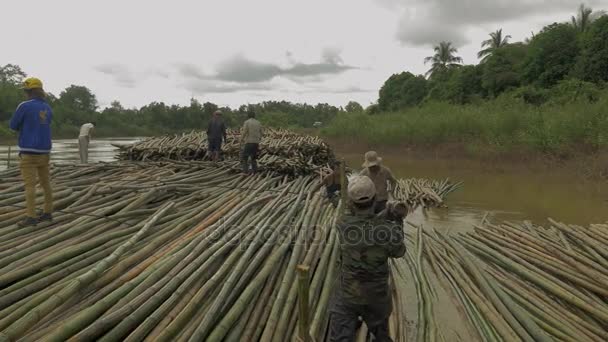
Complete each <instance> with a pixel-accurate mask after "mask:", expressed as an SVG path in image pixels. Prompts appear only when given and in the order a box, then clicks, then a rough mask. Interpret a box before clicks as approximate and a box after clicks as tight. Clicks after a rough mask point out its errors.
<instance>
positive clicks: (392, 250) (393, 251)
mask: <svg viewBox="0 0 608 342" xmlns="http://www.w3.org/2000/svg"><path fill="white" fill-rule="evenodd" d="M391 227H392V231H391V237H390V240H389V243H388V256H389V257H391V258H401V257H402V256H404V255H405V241H404V239H405V237H404V236H403V228H402V227H401V225H393V226H391Z"/></svg>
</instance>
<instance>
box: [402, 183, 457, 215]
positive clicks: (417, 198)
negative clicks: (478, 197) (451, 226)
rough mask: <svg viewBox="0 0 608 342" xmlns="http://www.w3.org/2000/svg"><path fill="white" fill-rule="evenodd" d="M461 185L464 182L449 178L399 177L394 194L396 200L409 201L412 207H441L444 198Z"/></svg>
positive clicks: (409, 205)
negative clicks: (439, 179)
mask: <svg viewBox="0 0 608 342" xmlns="http://www.w3.org/2000/svg"><path fill="white" fill-rule="evenodd" d="M461 185H462V183H452V182H450V180H449V179H444V180H441V181H438V180H429V179H420V178H408V179H399V180H398V181H397V186H396V187H395V190H394V192H393V196H394V197H395V199H396V200H399V201H403V202H405V203H407V204H408V207H410V208H416V207H418V206H421V207H423V208H433V207H441V206H444V203H443V200H444V198H445V197H446V196H447V195H448V194H449V193H451V192H453V191H455V190H456V189H458V188H459V187H460V186H461Z"/></svg>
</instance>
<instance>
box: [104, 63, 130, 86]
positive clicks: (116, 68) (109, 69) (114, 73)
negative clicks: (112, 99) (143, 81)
mask: <svg viewBox="0 0 608 342" xmlns="http://www.w3.org/2000/svg"><path fill="white" fill-rule="evenodd" d="M94 69H95V70H97V71H99V72H101V73H102V74H106V75H108V76H111V77H112V78H113V79H114V82H116V83H117V84H118V85H120V86H123V87H127V88H133V87H135V81H136V80H135V76H134V75H133V73H132V72H131V71H130V70H129V68H127V67H126V66H125V65H122V64H119V63H106V64H101V65H97V66H95V67H94Z"/></svg>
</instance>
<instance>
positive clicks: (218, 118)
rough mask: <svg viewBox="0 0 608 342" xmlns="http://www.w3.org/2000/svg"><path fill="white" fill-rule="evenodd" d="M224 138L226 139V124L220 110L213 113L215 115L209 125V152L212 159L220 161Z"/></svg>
mask: <svg viewBox="0 0 608 342" xmlns="http://www.w3.org/2000/svg"><path fill="white" fill-rule="evenodd" d="M222 138H223V139H224V141H226V125H225V124H224V120H223V119H222V112H220V111H219V110H217V111H215V113H213V117H212V118H211V120H210V121H209V125H208V126H207V141H208V143H209V147H208V152H209V155H210V156H211V160H213V161H214V162H215V161H218V159H219V158H220V151H221V150H222Z"/></svg>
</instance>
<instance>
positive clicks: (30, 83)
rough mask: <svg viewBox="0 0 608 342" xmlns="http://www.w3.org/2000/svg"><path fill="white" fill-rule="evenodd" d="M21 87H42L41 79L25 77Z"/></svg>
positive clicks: (29, 88)
mask: <svg viewBox="0 0 608 342" xmlns="http://www.w3.org/2000/svg"><path fill="white" fill-rule="evenodd" d="M21 89H25V90H31V89H42V81H41V80H39V79H37V78H35V77H30V78H28V79H26V80H25V81H23V86H22V87H21Z"/></svg>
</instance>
